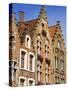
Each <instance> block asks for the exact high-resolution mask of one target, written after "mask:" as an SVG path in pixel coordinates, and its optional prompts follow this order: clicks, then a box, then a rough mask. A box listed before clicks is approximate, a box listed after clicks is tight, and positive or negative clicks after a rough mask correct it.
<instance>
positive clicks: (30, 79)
mask: <svg viewBox="0 0 68 90" xmlns="http://www.w3.org/2000/svg"><path fill="white" fill-rule="evenodd" d="M29 81H33V84H32V86H34V85H35V80H34V79H33V78H28V86H30V85H29Z"/></svg>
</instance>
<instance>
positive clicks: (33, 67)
mask: <svg viewBox="0 0 68 90" xmlns="http://www.w3.org/2000/svg"><path fill="white" fill-rule="evenodd" d="M30 55H32V56H33V60H32V70H30V67H29V66H30V63H29V60H30ZM28 70H29V71H32V72H35V55H34V53H32V52H29V53H28Z"/></svg>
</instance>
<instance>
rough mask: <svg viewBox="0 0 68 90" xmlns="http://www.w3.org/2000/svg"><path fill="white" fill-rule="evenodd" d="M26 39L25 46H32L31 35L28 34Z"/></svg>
mask: <svg viewBox="0 0 68 90" xmlns="http://www.w3.org/2000/svg"><path fill="white" fill-rule="evenodd" d="M25 40H26V41H25V46H26V47H27V48H29V49H30V46H31V38H30V36H28V35H26V39H25Z"/></svg>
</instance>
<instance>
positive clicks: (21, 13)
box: [19, 11, 24, 22]
mask: <svg viewBox="0 0 68 90" xmlns="http://www.w3.org/2000/svg"><path fill="white" fill-rule="evenodd" d="M23 21H24V12H22V11H19V22H23Z"/></svg>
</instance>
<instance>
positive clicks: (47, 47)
mask: <svg viewBox="0 0 68 90" xmlns="http://www.w3.org/2000/svg"><path fill="white" fill-rule="evenodd" d="M48 54H49V41H48V40H46V41H45V57H46V58H48Z"/></svg>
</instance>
